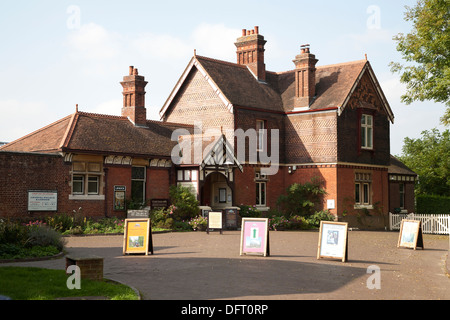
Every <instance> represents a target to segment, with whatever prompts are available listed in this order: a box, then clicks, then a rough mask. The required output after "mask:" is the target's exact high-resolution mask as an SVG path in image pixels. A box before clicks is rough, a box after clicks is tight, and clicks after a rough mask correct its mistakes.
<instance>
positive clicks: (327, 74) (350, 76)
mask: <svg viewBox="0 0 450 320" xmlns="http://www.w3.org/2000/svg"><path fill="white" fill-rule="evenodd" d="M367 63H368V62H367V61H366V60H360V61H354V62H348V63H341V64H335V65H329V66H318V67H316V98H315V99H314V101H313V103H312V104H311V106H310V109H311V110H318V109H327V108H335V107H341V106H342V105H343V103H344V101H345V99H346V98H347V96H348V94H349V93H350V91H351V89H352V87H353V85H354V84H355V82H356V80H357V78H358V76H359V75H360V74H361V72H362V71H363V68H364V66H365V65H366V64H367ZM294 71H295V70H291V71H288V72H282V73H278V74H276V79H275V80H276V81H277V82H276V84H275V85H277V86H278V90H279V93H280V95H281V97H282V100H283V106H284V110H285V111H286V112H289V111H292V110H293V109H294V98H295V74H294ZM269 79H271V77H269Z"/></svg>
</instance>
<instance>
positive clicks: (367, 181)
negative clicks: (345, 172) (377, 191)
mask: <svg viewBox="0 0 450 320" xmlns="http://www.w3.org/2000/svg"><path fill="white" fill-rule="evenodd" d="M371 204H372V174H370V173H359V172H358V173H355V205H360V206H369V205H371Z"/></svg>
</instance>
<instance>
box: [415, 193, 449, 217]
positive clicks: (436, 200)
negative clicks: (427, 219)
mask: <svg viewBox="0 0 450 320" xmlns="http://www.w3.org/2000/svg"><path fill="white" fill-rule="evenodd" d="M416 200H417V210H416V211H417V213H422V214H427V213H432V214H447V213H450V197H445V196H438V195H429V194H419V195H417V197H416Z"/></svg>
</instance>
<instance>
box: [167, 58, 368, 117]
mask: <svg viewBox="0 0 450 320" xmlns="http://www.w3.org/2000/svg"><path fill="white" fill-rule="evenodd" d="M368 65H369V62H368V61H367V60H359V61H354V62H348V63H341V64H335V65H328V66H317V67H316V98H315V100H314V101H313V103H312V104H311V106H310V108H309V110H319V109H327V108H339V107H342V106H343V104H344V103H345V101H346V98H347V97H348V96H349V94H350V93H351V90H352V88H353V86H354V85H355V84H356V83H357V81H358V77H359V76H360V75H361V74H362V72H363V71H364V70H365V67H366V66H368ZM194 66H196V67H197V68H202V69H203V70H204V72H206V73H207V78H208V79H211V80H212V81H213V82H214V84H215V85H217V87H218V89H219V91H220V92H221V93H222V94H223V95H224V96H225V98H226V99H227V100H228V101H229V102H230V103H231V104H232V105H234V106H235V107H244V108H254V109H261V110H267V111H271V112H278V113H286V112H292V111H293V109H294V98H295V73H294V71H295V70H290V71H286V72H278V73H277V72H270V71H266V81H259V80H257V79H256V78H255V77H254V75H253V74H252V73H251V71H250V70H249V69H248V68H247V67H246V66H245V65H240V64H237V63H231V62H227V61H221V60H216V59H211V58H207V57H202V56H198V55H196V56H194V57H193V58H192V60H191V62H190V64H189V66H188V67H187V68H186V70H185V72H184V74H183V76H182V77H181V78H180V80H179V84H180V83H182V82H183V79H185V78H186V76H187V73H189V72H190V70H191V68H192V67H194ZM177 88H180V85H177V87H176V88H175V89H174V90H175V91H174V92H173V93H172V95H171V98H169V99H168V101H167V102H166V104H165V105H164V106H163V108H162V109H161V115H163V114H164V113H165V112H167V110H168V109H169V108H170V104H171V102H172V101H173V97H174V96H175V95H176V94H177V92H176V91H177Z"/></svg>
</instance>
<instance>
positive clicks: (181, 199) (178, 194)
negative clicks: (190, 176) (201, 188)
mask: <svg viewBox="0 0 450 320" xmlns="http://www.w3.org/2000/svg"><path fill="white" fill-rule="evenodd" d="M169 194H170V200H171V203H172V205H173V217H174V219H175V220H189V219H191V218H193V217H196V216H197V215H198V214H199V212H200V209H199V207H198V206H199V202H198V200H197V198H196V196H195V195H194V194H193V193H192V192H191V189H190V188H187V187H183V186H171V187H170V190H169Z"/></svg>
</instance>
